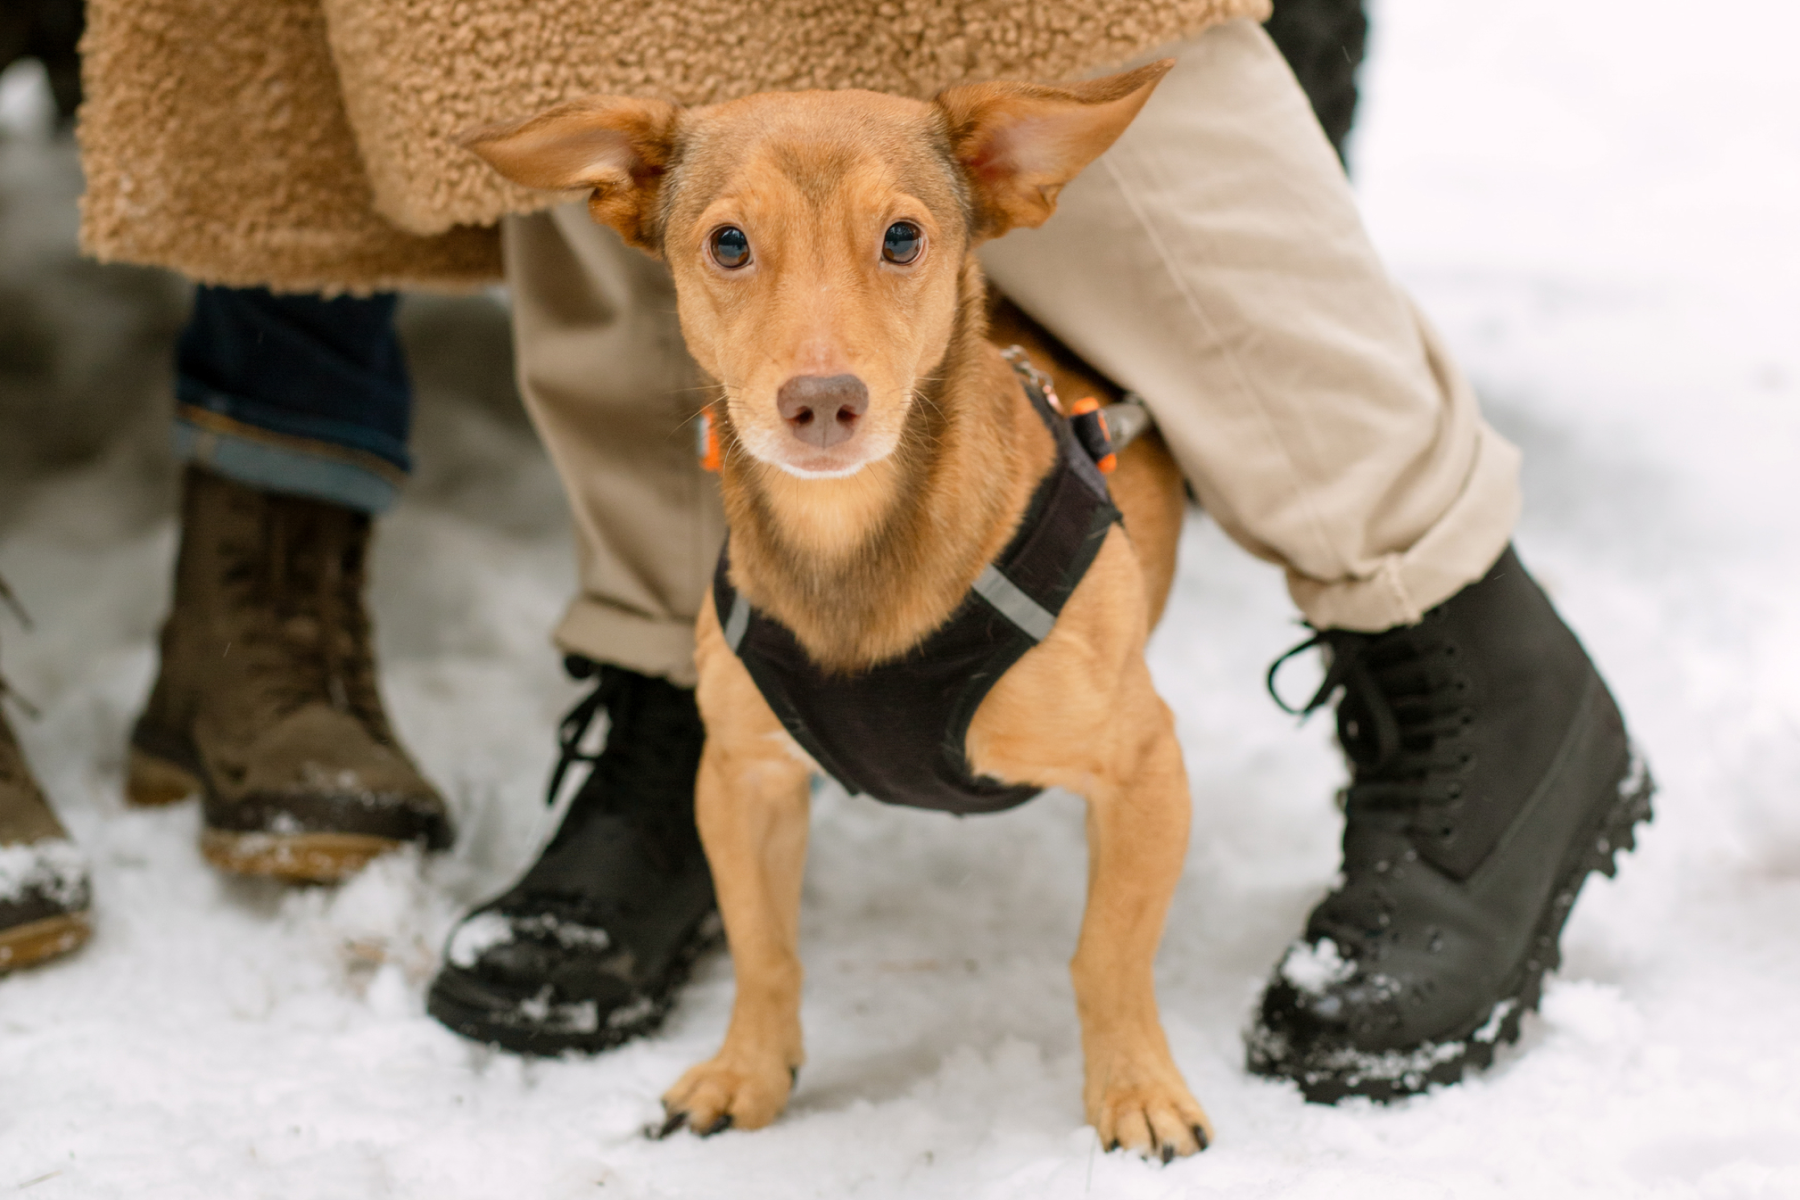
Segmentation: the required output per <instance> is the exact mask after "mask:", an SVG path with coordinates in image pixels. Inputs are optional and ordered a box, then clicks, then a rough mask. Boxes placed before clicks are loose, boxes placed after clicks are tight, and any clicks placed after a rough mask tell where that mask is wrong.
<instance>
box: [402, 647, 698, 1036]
mask: <svg viewBox="0 0 1800 1200" xmlns="http://www.w3.org/2000/svg"><path fill="white" fill-rule="evenodd" d="M568 666H569V671H570V673H571V674H573V675H575V676H576V677H577V678H588V677H591V676H594V675H596V674H597V675H598V677H599V679H598V683H597V684H596V686H595V688H594V691H593V693H592V694H591V695H589V696H588V697H587V698H586V699H585V700H583V701H582V702H581V703H580V704H578V705H576V707H575V708H574V709H573V710H572V711H571V712H570V713H569V715H568V716H567V717H565V718H564V719H563V723H562V729H561V734H560V738H561V742H562V757H561V760H560V761H559V762H558V764H557V767H556V770H555V772H554V773H553V774H552V775H551V779H550V793H549V799H550V801H551V802H552V803H553V802H554V801H555V798H556V796H557V794H558V789H559V787H560V785H561V783H562V778H563V775H564V773H565V772H566V771H567V770H568V768H569V767H570V766H571V765H572V764H573V763H576V762H591V763H592V764H593V770H592V771H591V772H590V773H589V775H588V777H587V779H586V780H584V781H583V783H582V785H581V787H580V789H579V790H578V791H577V792H576V794H575V796H574V798H573V799H572V800H571V801H570V802H569V806H568V808H567V810H566V811H565V812H564V814H563V819H562V823H561V825H560V827H559V828H558V829H557V831H556V834H555V836H554V837H552V838H551V839H550V842H549V844H548V845H547V846H545V848H544V850H543V852H542V853H541V854H540V855H539V856H538V859H537V861H536V862H535V863H533V864H532V865H531V867H530V868H529V869H528V870H527V871H526V872H525V874H524V877H523V878H521V879H520V880H519V882H518V883H516V884H514V885H513V886H512V887H511V888H510V889H508V890H507V891H506V892H505V893H503V894H502V895H500V896H498V897H496V898H495V899H493V900H491V901H489V902H488V903H487V904H484V905H482V906H481V907H480V908H478V909H476V910H475V911H474V912H472V913H471V914H469V916H467V917H466V918H464V919H463V921H462V922H461V923H460V924H459V925H457V927H456V928H455V929H454V930H453V931H452V932H451V935H450V940H449V944H448V947H447V948H446V950H445V958H446V960H447V961H446V962H445V964H444V967H443V970H442V971H440V972H439V974H438V977H437V979H436V981H435V982H433V984H432V985H431V995H430V999H429V1001H428V1008H429V1010H430V1012H431V1015H432V1016H434V1017H436V1018H437V1019H438V1020H440V1021H442V1022H443V1023H444V1024H445V1025H448V1026H449V1027H450V1028H451V1029H454V1030H455V1031H456V1032H458V1033H460V1034H462V1035H463V1036H465V1037H470V1038H474V1039H475V1040H477V1041H482V1042H490V1043H493V1044H495V1045H498V1046H503V1047H505V1048H506V1049H508V1050H514V1051H518V1052H520V1053H524V1054H557V1053H560V1052H562V1051H564V1050H583V1051H596V1050H603V1049H605V1048H607V1047H609V1046H614V1045H617V1044H619V1043H620V1042H624V1041H627V1040H629V1039H631V1038H633V1037H637V1036H638V1035H640V1034H644V1033H647V1032H649V1031H650V1030H652V1029H654V1028H655V1027H656V1026H657V1025H658V1024H659V1023H660V1022H661V1021H662V1019H663V1017H664V1016H665V1015H666V1014H667V1013H668V1010H669V1007H670V1005H671V1004H672V1003H673V1002H674V995H675V990H676V989H677V988H678V987H679V986H680V985H681V983H682V982H683V981H684V980H685V979H686V978H687V974H688V969H689V967H690V966H691V965H692V964H693V961H694V959H695V958H696V957H697V956H698V955H699V953H700V952H701V951H702V950H704V949H705V948H706V947H707V946H708V945H709V944H711V943H712V942H714V941H717V940H718V938H719V922H718V917H717V914H716V907H715V904H714V900H713V890H712V876H711V874H710V873H709V871H708V870H707V866H706V857H705V855H704V854H703V853H702V851H701V848H700V834H699V831H698V829H696V828H695V825H694V777H695V775H696V774H697V773H698V771H699V769H700V750H701V746H702V745H703V743H704V741H705V731H704V729H703V727H702V726H701V723H700V712H699V709H698V708H697V707H696V706H695V704H694V693H693V691H692V690H691V689H688V688H679V687H676V686H675V685H673V684H671V683H668V682H667V681H665V680H662V679H653V678H650V677H648V676H644V675H639V674H636V673H634V672H631V671H626V670H623V669H621V668H618V667H611V666H598V665H597V664H595V663H593V662H590V661H588V660H587V659H583V658H577V657H571V658H570V659H569V661H568ZM601 709H605V710H606V713H607V717H608V722H609V724H608V728H607V733H606V744H605V748H604V749H603V750H602V751H601V753H599V754H597V755H590V754H584V753H582V752H581V750H580V749H579V746H580V743H581V740H582V738H583V737H584V736H585V734H586V732H587V729H588V727H589V725H590V724H591V723H592V722H593V720H594V718H595V716H597V715H598V713H599V712H600V710H601Z"/></svg>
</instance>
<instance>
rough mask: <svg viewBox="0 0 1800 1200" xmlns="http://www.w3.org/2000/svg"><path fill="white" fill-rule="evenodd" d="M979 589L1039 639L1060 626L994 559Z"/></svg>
mask: <svg viewBox="0 0 1800 1200" xmlns="http://www.w3.org/2000/svg"><path fill="white" fill-rule="evenodd" d="M975 591H976V593H977V594H978V595H980V596H981V598H982V599H983V600H986V601H987V602H988V603H989V604H991V605H993V606H994V607H995V608H997V609H999V610H1000V615H1001V616H1003V617H1005V618H1006V619H1007V620H1009V621H1011V622H1012V623H1013V624H1014V625H1017V626H1018V627H1019V628H1020V629H1023V630H1024V631H1025V632H1026V633H1027V634H1029V635H1030V636H1031V638H1032V639H1033V640H1035V641H1039V642H1041V641H1043V640H1044V639H1045V638H1047V637H1049V636H1050V631H1051V630H1052V629H1054V628H1056V617H1055V616H1054V615H1053V614H1052V613H1051V612H1050V610H1049V609H1047V608H1045V607H1044V606H1043V605H1041V604H1039V603H1038V602H1037V601H1036V600H1033V599H1032V598H1031V597H1030V596H1027V595H1026V594H1025V593H1024V592H1022V591H1020V590H1019V587H1018V585H1017V584H1015V583H1014V582H1013V581H1012V580H1010V579H1008V578H1007V577H1006V576H1004V575H1002V574H1001V573H1000V572H999V571H997V570H995V569H994V565H993V564H992V563H989V564H988V565H987V566H986V567H983V568H982V571H981V574H980V575H977V576H976V577H975ZM726 636H727V637H729V636H730V635H729V634H727V635H726Z"/></svg>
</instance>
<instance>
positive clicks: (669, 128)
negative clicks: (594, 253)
mask: <svg viewBox="0 0 1800 1200" xmlns="http://www.w3.org/2000/svg"><path fill="white" fill-rule="evenodd" d="M680 112H681V110H680V109H679V108H677V107H676V106H675V105H673V104H669V103H666V102H664V101H661V100H638V99H633V98H631V97H627V96H591V97H589V98H587V99H584V100H571V101H569V102H568V103H567V104H559V105H557V106H556V107H555V108H552V109H550V110H549V111H547V112H541V113H539V114H538V115H537V116H535V117H530V118H528V119H526V120H523V121H515V122H512V123H510V124H505V125H490V126H489V127H487V128H486V129H478V130H476V131H474V132H473V133H470V134H467V135H465V136H464V137H463V138H462V144H463V145H464V146H466V147H468V148H469V149H470V150H473V151H474V152H475V153H476V154H479V155H480V156H481V157H482V158H484V159H486V160H487V163H488V165H489V166H491V167H493V168H494V170H496V171H498V172H500V174H502V175H504V176H506V177H507V178H508V179H510V180H512V181H513V182H514V183H521V184H524V185H525V186H526V187H530V188H543V189H544V190H546V191H557V192H563V191H573V190H574V189H577V188H590V189H592V192H593V194H592V195H591V196H589V197H588V211H589V212H591V213H592V214H593V215H594V220H596V221H599V222H600V223H601V224H603V225H610V226H612V227H613V228H614V229H616V230H618V231H619V233H620V234H621V235H623V237H624V238H625V240H626V241H628V242H630V243H631V244H632V245H634V246H637V247H639V248H640V249H643V250H648V251H650V252H651V253H652V254H654V253H656V251H657V247H656V244H655V241H656V231H655V229H654V227H653V226H654V218H655V215H656V204H655V200H656V194H657V191H658V189H659V188H660V187H661V185H662V174H663V170H664V168H665V167H667V165H668V162H669V157H670V153H671V149H672V146H673V143H674V139H675V123H676V118H677V117H678V116H679V115H680Z"/></svg>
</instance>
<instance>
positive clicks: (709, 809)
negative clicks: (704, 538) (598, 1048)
mask: <svg viewBox="0 0 1800 1200" xmlns="http://www.w3.org/2000/svg"><path fill="white" fill-rule="evenodd" d="M739 670H742V668H741V667H740V668H739ZM743 682H745V683H746V684H748V683H749V679H748V676H747V675H746V676H745V679H744V681H743ZM703 691H704V688H703ZM737 702H738V703H740V704H744V705H748V706H754V707H755V708H760V709H761V710H762V712H763V713H767V706H766V705H764V704H763V703H762V698H761V696H759V695H757V694H756V693H755V691H754V685H751V690H750V692H749V694H748V695H747V696H743V697H741V698H737ZM704 707H705V705H703V708H704ZM753 711H754V710H753ZM743 715H744V713H743V710H742V709H741V708H740V709H739V710H738V712H737V714H736V716H737V719H735V720H732V721H730V722H729V725H730V726H732V728H728V729H726V730H723V731H721V732H722V733H723V734H724V736H715V733H714V729H713V726H712V724H711V719H710V714H709V724H708V729H707V741H706V750H705V753H704V754H703V755H702V757H701V760H700V776H699V779H698V780H697V783H696V788H695V796H694V800H695V809H696V815H697V817H698V818H699V823H700V837H701V841H702V842H704V843H705V846H706V859H707V862H708V863H709V864H710V865H711V867H712V874H713V886H714V888H715V889H716V890H717V892H718V897H719V911H720V913H721V915H722V916H723V917H724V919H725V935H726V938H727V939H728V940H729V942H730V944H731V962H732V968H733V970H734V971H735V973H736V975H737V997H736V999H735V1000H734V1002H733V1004H732V1009H731V1025H730V1027H729V1028H728V1029H727V1031H726V1034H725V1044H724V1045H723V1046H722V1047H721V1048H720V1050H719V1053H718V1054H717V1055H716V1056H714V1057H713V1058H712V1059H711V1060H709V1061H707V1062H704V1063H701V1064H700V1065H699V1066H696V1067H694V1068H692V1069H691V1070H689V1071H688V1073H687V1074H685V1075H683V1076H682V1077H681V1080H680V1081H679V1082H678V1083H676V1085H675V1086H674V1087H672V1088H670V1089H669V1091H668V1092H667V1093H666V1094H665V1095H664V1096H663V1107H664V1109H665V1110H666V1111H667V1113H668V1120H667V1121H666V1122H665V1124H664V1127H663V1132H664V1133H668V1132H672V1131H673V1130H675V1129H677V1128H680V1127H681V1126H682V1125H686V1126H687V1127H688V1128H690V1129H693V1130H694V1131H695V1132H697V1133H701V1134H709V1133H717V1132H719V1131H720V1130H722V1129H727V1128H731V1127H736V1128H739V1129H757V1128H760V1127H761V1126H764V1125H767V1124H768V1123H769V1122H771V1121H773V1120H774V1119H775V1118H776V1117H777V1116H779V1115H780V1113H781V1110H782V1108H784V1107H785V1106H786V1104H787V1098H788V1092H789V1090H790V1089H791V1088H792V1087H793V1081H794V1075H795V1072H796V1071H798V1070H799V1067H800V1063H801V1061H802V1059H803V1058H804V1054H803V1051H802V1047H801V1039H800V981H801V968H800V955H799V946H798V943H799V923H800V880H801V875H802V873H803V872H804V869H805V865H806V834H807V809H808V787H807V785H808V772H807V770H806V768H805V767H803V766H802V765H801V764H800V763H799V762H798V761H796V760H795V759H794V758H792V757H789V756H788V755H787V754H786V753H785V752H784V751H783V750H782V749H781V747H780V745H779V744H777V743H778V740H779V739H780V738H782V737H784V736H785V735H783V734H781V733H780V732H779V730H780V726H779V725H776V724H775V721H774V715H773V714H772V713H769V714H768V722H767V724H769V725H773V726H774V729H773V730H772V731H762V732H755V731H750V730H746V729H744V725H746V724H752V725H754V724H756V723H755V722H748V723H746V722H744V721H743V720H742V717H743ZM758 715H761V714H760V713H759V714H758ZM745 734H749V736H748V737H746V736H744V735H745Z"/></svg>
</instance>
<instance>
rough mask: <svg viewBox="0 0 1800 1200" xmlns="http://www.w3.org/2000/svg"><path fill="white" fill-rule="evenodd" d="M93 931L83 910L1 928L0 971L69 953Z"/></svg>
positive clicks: (30, 964)
mask: <svg viewBox="0 0 1800 1200" xmlns="http://www.w3.org/2000/svg"><path fill="white" fill-rule="evenodd" d="M92 933H93V928H92V926H90V925H89V924H88V917H87V914H86V913H84V912H79V913H61V914H59V915H57V916H54V917H45V918H43V919H42V920H39V921H30V922H27V923H26V924H24V925H15V926H13V927H12V928H11V929H6V930H0V974H5V973H6V972H8V971H16V970H18V969H19V968H21V967H29V966H34V965H35V964H37V963H41V962H44V961H46V960H47V959H52V958H58V957H60V956H62V955H64V954H68V953H70V952H72V951H74V950H76V949H78V948H79V947H80V946H81V944H82V943H83V942H85V941H87V940H88V938H89V936H91V935H92Z"/></svg>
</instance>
